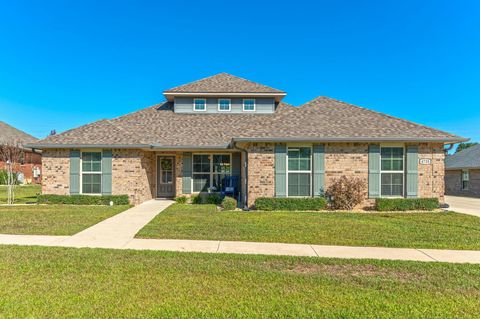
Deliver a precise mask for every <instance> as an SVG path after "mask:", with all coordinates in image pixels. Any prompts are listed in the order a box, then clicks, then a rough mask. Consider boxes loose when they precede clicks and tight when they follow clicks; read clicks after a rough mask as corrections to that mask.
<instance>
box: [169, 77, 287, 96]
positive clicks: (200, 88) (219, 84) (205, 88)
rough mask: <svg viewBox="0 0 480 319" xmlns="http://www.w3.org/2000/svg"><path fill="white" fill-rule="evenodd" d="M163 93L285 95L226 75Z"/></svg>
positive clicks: (261, 85) (264, 86)
mask: <svg viewBox="0 0 480 319" xmlns="http://www.w3.org/2000/svg"><path fill="white" fill-rule="evenodd" d="M164 93H285V92H283V91H280V90H277V89H274V88H271V87H269V86H266V85H263V84H260V83H256V82H252V81H250V80H246V79H243V78H239V77H237V76H234V75H231V74H228V73H219V74H216V75H213V76H210V77H207V78H204V79H200V80H197V81H194V82H191V83H188V84H185V85H181V86H177V87H174V88H172V89H169V90H165V91H164Z"/></svg>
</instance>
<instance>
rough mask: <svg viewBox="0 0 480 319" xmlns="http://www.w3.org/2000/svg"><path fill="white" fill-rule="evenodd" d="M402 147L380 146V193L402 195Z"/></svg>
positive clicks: (403, 162)
mask: <svg viewBox="0 0 480 319" xmlns="http://www.w3.org/2000/svg"><path fill="white" fill-rule="evenodd" d="M404 154H405V152H404V148H403V147H382V148H381V150H380V192H381V193H380V195H381V196H382V197H403V196H404V195H403V194H404V181H405V174H404V172H405V169H404V167H405V156H404Z"/></svg>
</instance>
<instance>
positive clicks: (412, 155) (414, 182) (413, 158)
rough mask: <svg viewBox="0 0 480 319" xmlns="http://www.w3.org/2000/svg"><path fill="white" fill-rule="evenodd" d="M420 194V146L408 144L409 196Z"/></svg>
mask: <svg viewBox="0 0 480 319" xmlns="http://www.w3.org/2000/svg"><path fill="white" fill-rule="evenodd" d="M417 195H418V146H416V145H409V146H407V197H409V198H413V197H417Z"/></svg>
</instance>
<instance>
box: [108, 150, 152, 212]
mask: <svg viewBox="0 0 480 319" xmlns="http://www.w3.org/2000/svg"><path fill="white" fill-rule="evenodd" d="M155 165H156V164H155V153H153V152H145V151H142V150H128V149H114V150H113V159H112V194H114V195H121V194H127V195H128V196H129V197H130V202H131V203H132V204H135V205H137V204H140V203H142V202H144V201H146V200H149V199H152V198H155V185H156V182H155V177H156V173H155V167H156V166H155Z"/></svg>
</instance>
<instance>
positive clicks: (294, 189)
mask: <svg viewBox="0 0 480 319" xmlns="http://www.w3.org/2000/svg"><path fill="white" fill-rule="evenodd" d="M163 95H164V97H165V99H166V101H165V102H162V103H160V104H158V105H154V106H151V107H148V108H145V109H142V110H139V111H137V112H134V113H130V114H127V115H124V116H120V117H118V118H114V119H104V120H100V121H97V122H94V123H91V124H87V125H84V126H81V127H79V128H75V129H72V130H69V131H66V132H64V133H62V134H58V135H55V136H50V137H48V138H46V139H44V140H41V141H38V142H36V143H32V144H30V145H29V146H30V147H34V148H36V149H42V150H43V170H44V171H43V174H44V180H43V193H47V194H128V195H129V196H130V198H131V201H132V203H135V204H138V203H141V202H143V201H145V200H148V199H152V198H162V197H174V196H181V195H191V194H196V193H199V192H205V191H215V190H217V191H218V190H219V189H221V188H222V183H223V181H224V177H225V176H231V175H233V176H238V177H239V180H240V185H239V190H240V196H239V198H240V200H241V202H242V203H243V204H246V205H247V206H252V205H253V204H254V201H255V199H256V198H258V197H273V196H276V197H304V196H321V195H322V194H323V191H324V189H325V188H326V187H328V185H329V184H331V183H332V181H333V180H334V179H335V178H338V177H340V176H342V175H346V176H355V177H358V178H361V179H363V180H365V181H366V182H368V197H369V202H372V200H371V199H372V198H376V197H438V198H439V199H440V200H442V201H443V196H444V145H445V144H448V143H457V142H460V141H464V140H465V139H464V138H462V137H459V136H455V135H452V134H450V133H446V132H442V131H439V130H436V129H433V128H430V127H426V126H423V125H419V124H415V123H412V122H409V121H406V120H403V119H399V118H395V117H392V116H389V115H385V114H381V113H378V112H374V111H371V110H368V109H365V108H362V107H358V106H354V105H351V104H348V103H345V102H341V101H338V100H334V99H331V98H327V97H318V98H316V99H314V100H312V101H310V102H307V103H305V104H304V105H302V106H300V107H294V106H292V105H289V104H287V103H285V102H283V101H282V100H283V98H284V97H285V96H286V92H284V91H281V90H277V89H274V88H271V87H268V86H265V85H262V84H259V83H255V82H252V81H249V80H246V79H242V78H239V77H236V76H233V75H230V74H226V73H221V74H217V75H215V76H211V77H208V78H204V79H201V80H198V81H195V82H192V83H189V84H186V85H181V86H178V87H175V88H172V89H169V90H166V91H164V92H163Z"/></svg>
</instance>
